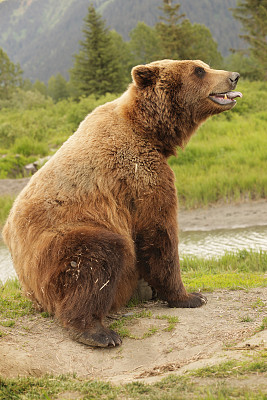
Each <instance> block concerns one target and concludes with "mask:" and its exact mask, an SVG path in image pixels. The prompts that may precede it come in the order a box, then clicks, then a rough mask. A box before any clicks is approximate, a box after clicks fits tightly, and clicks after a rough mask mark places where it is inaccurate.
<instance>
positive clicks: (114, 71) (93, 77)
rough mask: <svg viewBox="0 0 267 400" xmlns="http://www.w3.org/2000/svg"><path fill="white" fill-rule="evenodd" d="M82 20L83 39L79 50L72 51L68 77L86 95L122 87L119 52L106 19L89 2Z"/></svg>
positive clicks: (120, 89)
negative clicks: (71, 66) (77, 51)
mask: <svg viewBox="0 0 267 400" xmlns="http://www.w3.org/2000/svg"><path fill="white" fill-rule="evenodd" d="M84 21H85V24H84V28H83V30H82V32H83V34H84V40H83V41H81V42H80V46H81V49H80V53H79V54H77V55H75V64H74V68H73V69H72V70H71V79H72V80H73V81H74V82H75V83H76V84H77V86H78V88H79V89H80V91H81V93H82V94H84V95H86V96H87V95H90V94H92V93H94V94H95V95H96V96H101V95H104V94H105V93H108V92H110V93H112V92H114V93H117V92H120V91H122V90H123V89H124V88H123V83H124V82H123V80H124V78H123V74H122V73H121V64H120V59H119V52H118V50H117V48H116V47H115V45H114V41H113V40H112V36H111V34H110V32H109V31H108V29H107V28H106V27H105V22H104V21H103V20H102V17H101V15H100V14H98V13H97V12H96V10H95V8H94V6H93V5H92V4H91V5H90V6H89V8H88V14H87V16H86V18H85V19H84Z"/></svg>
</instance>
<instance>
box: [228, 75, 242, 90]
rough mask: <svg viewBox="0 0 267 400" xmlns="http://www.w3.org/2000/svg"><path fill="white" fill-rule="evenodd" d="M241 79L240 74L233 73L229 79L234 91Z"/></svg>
mask: <svg viewBox="0 0 267 400" xmlns="http://www.w3.org/2000/svg"><path fill="white" fill-rule="evenodd" d="M239 78H240V74H239V73H238V72H232V73H231V75H230V77H229V81H230V83H231V86H232V87H233V89H234V88H235V87H236V85H237V82H238V79H239Z"/></svg>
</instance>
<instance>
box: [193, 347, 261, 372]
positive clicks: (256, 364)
mask: <svg viewBox="0 0 267 400" xmlns="http://www.w3.org/2000/svg"><path fill="white" fill-rule="evenodd" d="M264 372H265V373H266V372H267V351H266V350H264V351H262V352H261V353H258V354H257V355H256V356H253V359H249V360H245V361H240V360H230V361H226V362H223V363H221V364H217V365H214V366H210V367H205V368H201V369H198V370H196V371H194V372H193V373H192V375H194V376H198V377H204V378H213V377H217V378H226V377H228V376H238V375H245V374H248V373H255V374H258V373H264Z"/></svg>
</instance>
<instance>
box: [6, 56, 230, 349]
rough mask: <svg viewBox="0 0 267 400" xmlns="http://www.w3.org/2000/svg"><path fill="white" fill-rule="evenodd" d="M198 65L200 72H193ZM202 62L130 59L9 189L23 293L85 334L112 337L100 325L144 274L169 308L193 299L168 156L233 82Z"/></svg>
mask: <svg viewBox="0 0 267 400" xmlns="http://www.w3.org/2000/svg"><path fill="white" fill-rule="evenodd" d="M197 68H199V69H200V71H202V70H204V73H203V71H202V73H197V71H198V70H197ZM231 74H232V73H230V72H226V71H216V70H212V69H210V68H209V66H207V65H206V64H204V63H202V62H201V61H171V60H163V61H158V62H155V63H151V64H148V65H143V66H137V67H135V68H134V69H133V71H132V76H133V83H132V84H131V85H130V87H129V89H128V90H127V91H126V92H125V93H124V94H123V95H122V96H121V97H120V98H118V99H117V100H115V101H113V102H111V103H107V104H105V105H103V106H100V107H98V108H97V109H96V110H95V111H94V112H93V113H91V114H90V115H88V116H87V117H86V119H85V120H84V121H83V122H82V123H81V124H80V126H79V129H78V130H77V132H76V133H75V134H74V135H72V136H71V137H70V138H69V139H68V140H67V142H66V143H64V144H63V146H62V147H61V148H60V149H59V150H58V151H57V153H56V154H55V155H54V156H53V157H52V158H51V159H50V160H49V161H48V162H47V163H46V164H45V165H44V166H43V167H42V168H41V169H40V170H39V171H38V172H37V173H36V174H35V175H34V176H33V177H32V178H31V180H30V182H29V184H28V185H27V187H26V188H25V189H24V190H23V191H22V192H21V193H20V195H19V196H18V197H17V199H16V201H15V203H14V206H13V208H12V210H11V212H10V215H9V218H8V220H7V223H6V225H5V227H4V230H3V236H4V240H5V242H6V243H7V245H8V247H9V249H10V252H11V254H12V257H13V261H14V266H15V269H16V271H17V274H18V277H19V280H20V282H21V283H22V286H23V288H24V290H25V292H26V294H27V295H28V296H30V297H31V298H32V299H33V300H35V301H36V303H38V304H39V305H40V306H41V307H42V308H43V309H45V310H47V311H49V312H50V313H52V314H54V315H55V316H56V317H57V318H58V319H59V320H60V321H61V322H62V324H63V326H65V327H66V328H68V329H69V330H70V333H71V335H72V336H73V337H74V338H75V339H77V340H79V341H81V342H83V343H86V344H89V345H95V346H114V345H118V344H120V343H121V341H120V338H119V337H118V335H117V334H115V332H113V331H110V330H108V329H107V328H105V327H104V326H103V325H102V320H103V318H104V317H105V316H106V315H107V314H108V313H109V312H110V310H112V309H117V308H119V307H120V306H122V305H124V304H125V303H126V302H127V300H128V299H129V298H130V297H131V295H132V294H133V292H134V290H135V288H136V286H137V281H138V279H139V278H140V277H143V278H144V279H145V280H146V281H147V282H148V283H149V284H150V285H152V286H153V287H154V288H155V289H156V290H157V293H158V295H159V296H160V297H161V298H162V299H164V300H166V301H167V302H168V303H169V305H170V306H173V307H198V306H201V305H202V304H203V303H204V302H205V299H204V298H203V296H201V295H199V294H188V293H187V292H186V290H185V288H184V286H183V283H182V280H181V275H180V267H179V257H178V225H177V212H178V202H177V195H176V190H175V185H174V174H173V172H172V170H171V169H170V167H169V166H168V163H167V158H168V156H170V155H171V154H175V149H176V147H177V146H181V147H184V146H185V144H186V143H187V142H188V140H189V138H190V137H191V135H192V134H193V133H194V132H195V130H196V129H197V128H198V126H199V125H200V124H201V123H202V122H203V121H204V120H205V119H207V118H208V117H209V116H211V115H214V114H217V113H220V112H222V111H224V110H226V109H229V108H231V107H232V106H220V105H218V104H215V103H214V102H212V101H211V100H210V99H209V98H208V96H209V94H211V93H218V92H220V93H222V92H226V91H229V90H231V89H233V88H234V87H235V85H236V82H235V84H234V83H233V80H232V79H230V78H231V76H232V75H231Z"/></svg>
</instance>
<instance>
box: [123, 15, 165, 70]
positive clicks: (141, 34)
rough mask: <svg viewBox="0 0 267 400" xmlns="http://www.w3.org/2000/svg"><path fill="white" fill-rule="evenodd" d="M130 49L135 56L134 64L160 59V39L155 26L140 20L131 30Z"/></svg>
mask: <svg viewBox="0 0 267 400" xmlns="http://www.w3.org/2000/svg"><path fill="white" fill-rule="evenodd" d="M130 38H131V40H130V42H129V46H130V50H131V53H132V56H133V65H137V64H147V63H149V62H151V61H155V60H159V59H160V58H162V57H161V53H162V51H161V47H160V39H159V36H158V34H157V32H156V30H155V28H154V27H151V26H148V25H146V24H145V23H144V22H138V24H137V25H136V27H135V28H134V29H133V30H132V31H131V32H130Z"/></svg>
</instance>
